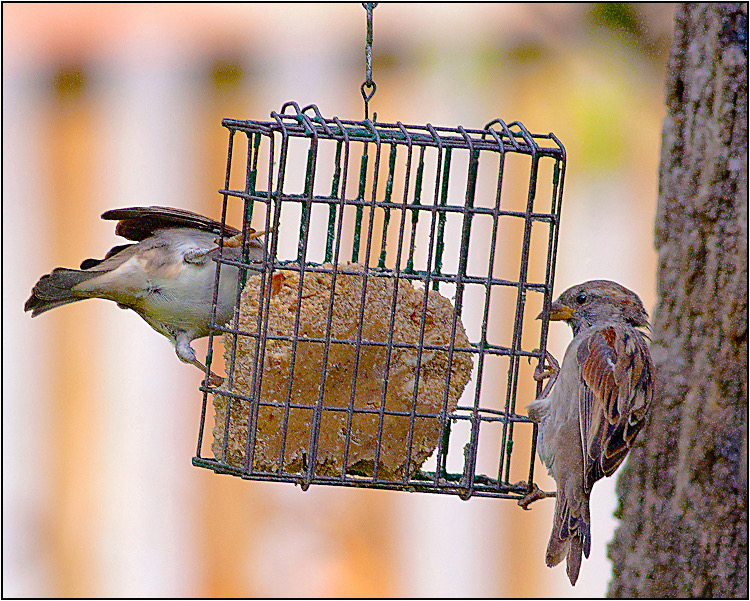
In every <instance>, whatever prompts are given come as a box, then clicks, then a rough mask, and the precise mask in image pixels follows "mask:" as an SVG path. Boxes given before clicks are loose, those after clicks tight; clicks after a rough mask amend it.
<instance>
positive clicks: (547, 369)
mask: <svg viewBox="0 0 750 601" xmlns="http://www.w3.org/2000/svg"><path fill="white" fill-rule="evenodd" d="M534 352H535V353H538V352H541V349H534ZM529 361H531V358H530V357H529ZM547 362H549V366H547ZM559 374H560V364H559V363H558V362H557V359H555V358H554V357H553V356H552V353H550V352H549V351H545V358H544V359H543V360H542V361H540V362H539V364H538V365H537V366H536V369H535V370H534V380H535V381H536V382H542V381H543V380H546V379H547V378H549V382H547V385H546V386H545V387H544V390H543V391H542V394H541V395H540V396H539V398H540V399H543V398H546V397H547V396H548V395H549V393H550V391H551V390H552V387H553V386H554V385H555V382H557V376H558V375H559Z"/></svg>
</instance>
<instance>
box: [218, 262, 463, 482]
mask: <svg viewBox="0 0 750 601" xmlns="http://www.w3.org/2000/svg"><path fill="white" fill-rule="evenodd" d="M322 267H323V268H327V269H332V265H331V264H325V265H323V266H322ZM338 269H339V272H338V274H337V275H336V282H335V295H334V298H333V312H332V315H331V326H330V340H339V341H342V340H346V341H350V342H346V343H344V342H330V345H329V347H328V356H327V359H326V357H325V338H326V326H327V321H328V313H329V308H330V304H331V282H332V275H331V273H318V272H311V271H308V272H306V273H305V275H304V278H303V286H302V290H301V291H300V290H299V272H298V271H297V270H296V269H295V270H291V269H290V270H283V269H282V270H277V271H276V273H275V274H274V276H273V279H272V283H271V298H270V305H269V310H268V315H267V318H268V329H267V336H271V337H272V336H288V337H291V336H293V335H294V326H295V318H296V317H297V314H298V310H297V302H298V294H299V295H300V297H301V304H300V308H299V330H298V334H297V336H298V341H297V343H296V350H293V345H292V342H291V340H275V339H273V338H267V339H266V351H265V357H264V361H263V365H262V384H261V392H260V403H259V406H258V414H257V426H256V428H255V439H254V440H250V441H248V414H249V409H250V402H249V401H247V400H245V399H242V398H237V397H236V396H235V395H240V396H243V397H248V398H250V397H252V396H253V394H252V382H253V366H254V362H255V352H256V338H255V337H252V336H243V335H238V340H237V350H236V356H235V362H234V378H233V385H232V388H231V390H229V389H228V388H227V386H228V381H227V382H225V384H224V385H223V386H222V387H221V388H219V389H217V390H216V391H215V394H214V399H213V405H214V409H215V427H214V430H213V444H212V446H211V449H212V451H213V453H214V456H215V457H216V458H217V459H218V460H220V461H222V462H225V463H227V464H229V466H234V467H236V468H244V466H245V463H246V453H247V449H248V448H250V449H251V456H252V458H253V466H252V470H254V471H255V470H259V471H266V472H277V471H279V468H281V471H283V472H286V473H296V472H299V471H301V470H303V469H304V468H306V467H307V463H308V462H310V461H312V460H313V459H312V458H313V456H314V458H315V459H314V461H315V473H316V474H318V475H320V476H329V475H330V476H332V475H337V474H338V475H340V474H343V473H350V474H357V475H368V476H369V475H373V471H374V466H375V463H376V461H377V475H378V477H379V478H389V477H392V478H396V477H403V475H404V472H405V471H406V472H407V473H408V475H409V476H412V475H414V474H415V473H416V472H417V471H418V470H419V468H420V466H421V465H422V464H423V463H424V461H425V460H426V459H427V458H428V457H429V456H430V455H431V454H432V453H433V452H434V450H435V449H436V447H437V445H438V441H439V439H440V436H441V435H442V431H443V427H444V425H445V423H446V422H447V419H448V418H447V416H448V415H449V414H450V413H451V412H452V411H453V410H454V409H455V408H456V405H457V403H458V399H459V397H460V396H461V393H462V392H463V390H464V388H465V386H466V384H467V383H468V381H469V378H470V376H471V370H472V365H473V361H472V353H471V352H470V351H467V350H464V351H461V350H454V351H453V353H452V356H450V353H449V350H448V349H449V345H450V343H451V332H452V330H453V324H454V318H455V312H454V309H453V306H452V304H451V303H450V301H449V300H448V299H447V298H445V297H443V296H441V295H440V294H439V293H438V292H436V291H432V290H431V291H429V294H428V297H427V307H426V313H425V315H424V339H423V342H422V351H421V356H420V354H419V353H418V348H417V347H418V346H419V343H420V330H421V326H422V319H423V317H422V310H423V305H424V297H425V290H424V289H416V288H414V287H413V286H412V285H411V284H410V283H409V282H408V281H406V280H398V279H396V278H394V277H382V276H380V275H372V274H371V275H370V276H369V277H368V278H367V284H366V288H367V290H366V299H365V303H364V315H363V317H362V333H361V345H360V350H359V357H358V358H357V352H356V351H357V348H356V346H355V344H354V342H355V341H356V340H357V334H358V325H359V322H360V307H361V299H362V287H363V276H362V275H361V272H363V271H365V269H364V267H363V266H362V265H359V264H356V263H349V264H346V265H340V266H339V268H338ZM346 272H358V273H346ZM261 286H262V280H261V276H260V275H257V276H250V277H248V280H247V284H246V285H245V288H244V290H243V292H242V298H241V305H240V316H239V329H240V330H241V331H247V332H256V331H257V330H258V312H259V301H260V299H261ZM394 286H397V287H398V289H397V300H396V306H395V311H394V314H393V324H392V325H391V318H392V317H391V307H392V304H393V287H394ZM265 317H266V316H265V315H263V316H261V319H264V318H265ZM455 324H456V325H455V339H454V341H453V346H454V347H455V348H464V349H468V348H470V346H469V341H468V338H467V337H466V332H465V330H464V328H463V325H462V324H461V321H460V319H455ZM389 332H392V336H391V339H390V346H391V351H390V357H389V353H388V349H387V347H386V345H388V344H389ZM311 339H312V340H311ZM315 339H317V340H315ZM400 343H404V344H406V345H409V346H398V345H399V344H400ZM232 347H233V335H232V334H226V335H225V340H224V349H225V351H224V352H225V359H226V365H227V366H231V354H232ZM293 354H294V367H293V377H292V381H291V384H290V378H289V376H290V372H291V371H292V356H293ZM449 357H450V358H449ZM417 368H419V373H418V378H419V381H418V385H417V391H416V403H415V402H414V392H415V381H416V378H417ZM324 371H325V378H324V379H323V372H324ZM355 371H356V377H355ZM258 375H259V376H260V375H261V374H260V373H259V374H258ZM353 380H354V381H355V383H356V387H355V391H354V394H353V395H352V384H353ZM386 380H387V382H386ZM384 382H386V383H385V403H383V386H384ZM321 383H323V385H324V392H323V398H322V409H321V411H320V428H319V434H318V437H317V445H316V446H317V448H316V453H314V454H313V453H311V452H310V451H311V448H312V447H311V430H312V424H313V421H314V416H315V407H316V405H317V404H318V401H319V397H320V387H321ZM446 391H447V398H446ZM222 392H230V393H231V396H229V395H226V394H222ZM287 395H288V398H289V403H288V404H287V403H286V402H285V401H286V399H287ZM228 404H229V405H230V412H229V421H228V425H229V427H228V433H227V439H226V452H225V450H224V440H225V432H224V430H225V424H226V423H227V420H226V411H227V405H228ZM254 405H255V403H254ZM350 406H351V407H352V410H351V412H350ZM381 413H382V414H383V417H382V421H381V417H380V415H381ZM441 416H443V417H442V419H441ZM381 428H382V429H381ZM410 440H411V445H409V441H410ZM378 441H380V442H379V444H378ZM248 442H250V444H248ZM282 445H283V465H280V463H281V461H282ZM344 462H346V467H344ZM407 463H408V468H407V467H406V466H407Z"/></svg>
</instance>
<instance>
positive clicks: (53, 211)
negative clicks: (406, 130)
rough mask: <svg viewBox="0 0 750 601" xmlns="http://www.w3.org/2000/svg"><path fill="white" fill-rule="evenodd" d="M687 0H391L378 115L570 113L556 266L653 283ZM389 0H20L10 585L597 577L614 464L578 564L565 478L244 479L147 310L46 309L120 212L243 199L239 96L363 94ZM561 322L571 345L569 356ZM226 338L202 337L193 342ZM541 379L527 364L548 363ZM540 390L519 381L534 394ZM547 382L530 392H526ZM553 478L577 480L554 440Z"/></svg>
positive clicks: (321, 100)
mask: <svg viewBox="0 0 750 601" xmlns="http://www.w3.org/2000/svg"><path fill="white" fill-rule="evenodd" d="M673 11H674V7H673V5H671V4H618V3H607V4H537V3H530V4H497V5H495V4H467V3H461V4H442V3H441V4H390V3H381V4H380V5H379V6H378V7H377V8H376V9H375V11H374V44H373V79H374V80H375V82H376V84H377V93H376V94H375V96H374V98H373V100H372V103H371V110H375V111H377V113H378V118H379V120H381V121H387V122H395V121H397V120H400V121H402V122H404V123H412V124H426V123H428V122H429V123H432V124H434V125H441V126H450V127H455V126H457V125H463V126H464V127H467V128H469V127H471V128H481V127H483V126H484V125H485V124H486V123H487V122H489V121H491V120H492V119H495V118H497V117H500V118H502V119H504V120H505V121H507V122H510V121H514V120H518V121H521V122H522V123H523V124H524V125H525V126H526V127H527V128H528V129H530V130H531V131H532V132H538V133H547V132H550V131H552V132H554V133H555V134H556V135H557V136H558V137H559V138H560V139H561V141H562V142H563V143H564V144H565V146H566V149H567V153H568V166H567V173H566V180H565V191H564V197H563V209H562V225H561V231H560V238H559V252H558V263H557V266H558V268H557V274H556V277H555V288H556V294H557V293H559V292H560V291H562V290H564V289H565V288H567V287H568V286H570V285H573V284H576V283H579V282H581V281H584V280H588V279H593V278H607V279H614V280H617V281H619V282H621V283H622V284H624V285H625V286H627V287H629V288H631V289H633V290H635V291H637V292H638V293H639V294H640V296H641V298H642V299H643V301H644V303H645V305H646V307H647V308H648V309H649V312H651V313H653V308H654V303H655V302H656V290H655V270H656V254H655V252H654V249H653V220H654V215H655V211H656V199H657V192H658V182H657V175H658V161H659V149H660V132H661V124H662V119H663V117H664V98H663V96H664V90H663V85H664V83H663V82H664V75H665V68H666V60H667V56H668V51H669V44H670V41H671V32H672V16H673ZM365 23H366V21H365V11H364V9H363V8H362V6H361V4H359V3H346V4H286V3H282V4H269V5H265V4H226V5H224V4H213V3H211V4H186V5H178V4H154V5H149V4H137V5H136V4H5V5H4V6H3V203H2V206H3V210H2V217H3V219H2V224H3V318H4V319H3V375H4V377H3V526H4V527H3V592H4V595H6V596H9V597H23V596H29V597H68V596H73V597H102V596H103V597H112V596H124V597H141V596H156V597H161V596H168V597H185V596H195V597H209V596H243V597H244V596H251V597H297V596H345V597H358V596H368V597H381V596H408V597H420V596H444V597H458V596H461V597H485V596H488V597H496V596H499V597H524V596H531V597H566V596H570V597H579V596H580V597H595V596H602V595H603V594H604V593H605V591H606V584H607V581H608V580H609V577H610V573H611V566H610V563H609V561H608V559H607V557H606V544H607V542H608V540H609V539H610V538H611V536H612V532H613V530H614V528H615V526H616V521H615V520H614V518H613V517H612V512H613V510H614V508H615V505H616V498H615V494H614V486H615V478H610V479H606V480H603V481H600V482H599V483H598V484H597V486H596V487H595V488H594V492H593V496H592V501H591V505H592V521H593V543H592V552H591V557H590V559H589V560H587V561H585V562H584V564H583V567H582V569H581V575H580V578H579V581H578V584H577V586H576V587H575V588H573V587H571V586H570V585H569V583H568V580H567V577H566V575H565V568H564V566H563V565H560V566H558V567H557V568H555V569H552V570H550V569H547V568H546V567H545V564H544V554H545V548H546V542H547V537H548V535H549V530H550V526H551V520H552V510H553V507H554V501H553V500H546V501H540V502H538V503H535V504H534V505H532V509H531V511H522V510H521V509H520V508H519V507H517V506H516V504H515V502H512V501H505V500H497V499H472V500H470V501H468V502H462V501H460V500H459V499H458V498H455V497H452V496H451V497H447V496H439V495H429V494H406V493H395V492H387V491H371V490H358V489H337V488H331V487H315V486H313V487H311V488H310V489H309V490H308V491H307V492H302V491H301V490H300V489H299V488H298V487H294V486H291V485H287V484H267V483H258V482H248V481H243V480H241V479H239V478H232V477H228V476H218V475H214V474H213V473H212V472H210V471H208V470H202V469H198V468H194V467H192V466H191V461H190V460H191V457H193V455H194V454H195V445H196V440H197V429H198V423H199V420H200V405H201V400H202V394H201V393H200V392H199V391H198V386H199V384H200V381H201V374H200V373H199V372H198V371H197V370H196V369H195V368H194V367H192V366H189V365H186V364H182V363H180V362H179V361H178V360H177V359H176V357H175V354H174V351H173V349H172V348H171V346H170V344H169V343H168V341H167V340H166V339H164V338H163V337H162V336H160V335H159V334H157V333H156V332H154V331H152V330H151V329H150V328H148V327H147V326H146V324H145V323H143V322H142V320H141V319H140V318H139V317H138V316H137V315H136V314H135V313H133V312H130V311H121V310H119V309H118V308H117V307H116V306H115V304H114V303H109V302H100V301H89V302H85V303H78V304H74V305H70V306H67V307H65V308H63V309H60V310H56V311H53V312H51V313H48V314H45V315H44V316H43V317H40V318H39V319H35V320H33V321H32V320H31V319H30V317H29V315H28V314H24V313H23V303H24V301H25V300H26V298H27V297H28V295H29V292H30V290H31V288H32V286H33V285H34V283H35V282H36V281H37V279H38V277H39V276H40V275H42V274H43V273H47V272H49V271H50V270H51V269H52V268H53V267H56V266H69V267H76V266H77V265H78V264H79V263H80V261H81V260H82V259H84V258H87V257H92V256H93V257H100V256H103V254H104V252H106V250H107V249H109V248H110V247H111V246H112V245H113V244H115V243H120V242H118V239H117V238H116V237H115V235H114V232H113V227H112V226H113V224H111V223H106V222H103V221H101V220H100V219H99V215H100V214H101V213H102V212H104V211H105V210H107V209H110V208H114V207H123V206H134V205H151V204H155V205H168V206H175V207H180V208H185V209H189V210H193V211H196V212H200V213H203V214H206V215H209V216H212V217H215V218H216V217H220V211H221V197H220V195H219V194H218V193H217V190H218V189H219V188H221V187H222V186H223V183H224V170H225V166H226V142H227V134H226V130H225V129H224V128H222V127H221V119H222V118H223V117H233V118H241V119H257V120H266V119H269V118H270V112H271V111H272V110H276V111H278V110H280V108H281V105H282V104H283V103H284V102H286V101H288V100H296V101H297V102H299V103H300V105H305V104H309V103H315V104H317V105H318V106H319V107H320V109H321V111H322V113H323V115H324V116H326V117H332V116H334V115H337V116H339V117H340V118H342V119H361V118H362V117H363V105H362V97H361V95H360V85H361V83H362V81H363V80H364V75H365V63H364V41H365ZM570 337H571V334H570V331H569V329H568V328H567V327H565V326H562V325H554V324H553V326H552V327H551V329H550V342H549V345H548V348H550V350H551V351H552V352H553V354H555V355H556V356H557V357H560V358H561V357H562V354H563V353H564V350H565V347H566V346H567V344H568V342H569V341H570ZM195 346H196V348H197V351H198V355H199V356H200V355H201V353H203V356H205V341H199V342H198V343H196V345H195ZM526 379H527V380H528V379H529V378H526ZM533 394H534V383H533V382H530V381H529V382H522V383H521V386H520V388H519V400H518V405H519V407H520V408H523V407H524V406H525V404H526V402H527V401H526V400H524V398H526V399H529V398H531V395H533ZM522 397H523V398H522ZM537 474H539V476H538V482H539V483H540V485H542V486H543V487H546V488H547V489H551V488H553V487H554V482H553V481H551V479H549V478H548V477H547V476H546V473H544V470H543V469H542V468H541V466H540V465H539V464H538V465H537Z"/></svg>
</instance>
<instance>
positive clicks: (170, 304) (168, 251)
mask: <svg viewBox="0 0 750 601" xmlns="http://www.w3.org/2000/svg"><path fill="white" fill-rule="evenodd" d="M102 219H111V220H117V221H118V224H117V228H116V229H115V232H116V233H117V234H119V235H120V236H123V237H124V238H126V239H128V240H132V241H133V242H134V243H133V244H123V245H120V246H115V247H114V248H112V249H111V250H110V251H109V252H108V253H107V255H106V256H105V257H104V259H86V260H85V261H83V262H82V263H81V268H80V269H67V268H65V267H58V268H56V269H54V270H52V273H49V274H47V275H44V276H42V277H41V278H40V279H39V281H38V282H37V283H36V285H35V286H34V288H33V290H32V292H31V296H30V297H29V299H28V300H27V301H26V304H25V305H24V310H26V311H31V316H32V317H36V316H37V315H40V314H41V313H44V312H45V311H49V310H50V309H54V308H55V307H60V306H62V305H66V304H68V303H73V302H76V301H79V300H83V299H86V298H104V299H108V300H112V301H115V302H116V303H117V305H118V306H119V307H120V308H122V309H132V310H133V311H135V312H136V313H138V315H140V316H141V317H142V318H143V319H145V320H146V322H147V323H148V324H149V325H150V326H151V327H152V328H154V329H155V330H156V331H157V332H159V333H160V334H163V335H164V336H166V337H167V338H169V340H171V341H172V343H173V344H174V347H175V352H176V353H177V356H178V357H179V358H180V360H182V361H184V362H186V363H191V364H193V365H195V366H196V367H198V368H199V369H201V370H204V371H205V369H206V367H205V366H204V365H203V364H202V363H201V362H200V361H198V359H197V357H196V356H195V352H194V351H193V348H192V347H191V346H190V343H191V342H192V341H193V340H194V339H196V338H201V337H203V336H207V335H208V334H209V323H210V320H211V310H212V304H213V299H214V282H215V279H216V263H215V262H214V261H213V260H211V259H212V257H214V256H218V254H219V243H220V242H221V241H222V240H223V244H222V245H223V256H224V257H225V258H228V259H232V260H237V261H239V260H242V258H243V252H242V250H243V244H242V237H243V234H242V232H240V231H239V230H236V229H234V228H233V227H230V226H228V225H224V226H222V224H221V223H219V222H217V221H214V220H212V219H209V218H207V217H203V216H202V215H197V214H195V213H191V212H189V211H184V210H180V209H172V208H168V207H132V208H126V209H113V210H111V211H107V212H105V213H104V214H102ZM262 234H263V232H256V231H255V230H252V229H250V230H249V232H248V233H247V235H246V239H247V241H248V242H247V244H248V246H247V250H248V255H247V257H248V259H249V260H250V261H262V260H263V258H264V256H265V250H264V246H263V244H262V243H261V241H260V240H258V237H259V236H261V235H262ZM239 271H240V270H239V268H236V267H232V266H228V265H223V266H222V269H221V276H220V278H219V287H218V295H217V299H216V317H215V323H217V324H220V325H223V324H225V323H226V322H228V321H229V319H231V317H232V315H233V313H234V306H235V299H236V298H237V285H238V278H239ZM209 382H210V383H211V384H212V385H218V384H220V383H221V382H222V378H221V377H220V376H217V375H216V374H214V373H213V372H211V375H210V379H209Z"/></svg>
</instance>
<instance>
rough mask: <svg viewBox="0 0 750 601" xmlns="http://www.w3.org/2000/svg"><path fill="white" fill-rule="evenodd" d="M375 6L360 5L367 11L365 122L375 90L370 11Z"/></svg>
mask: <svg viewBox="0 0 750 601" xmlns="http://www.w3.org/2000/svg"><path fill="white" fill-rule="evenodd" d="M377 5H378V3H377V2H363V3H362V6H363V7H364V9H365V10H366V11H367V43H366V44H365V70H366V74H367V78H366V79H365V81H364V82H363V83H362V88H361V89H362V98H363V99H364V101H365V121H367V120H368V119H369V118H370V111H369V105H370V99H371V98H372V97H373V96H374V95H375V90H376V89H377V86H376V85H375V82H374V81H373V80H372V11H373V10H374V8H375V7H376V6H377ZM368 90H369V91H368ZM376 120H377V118H376Z"/></svg>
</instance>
